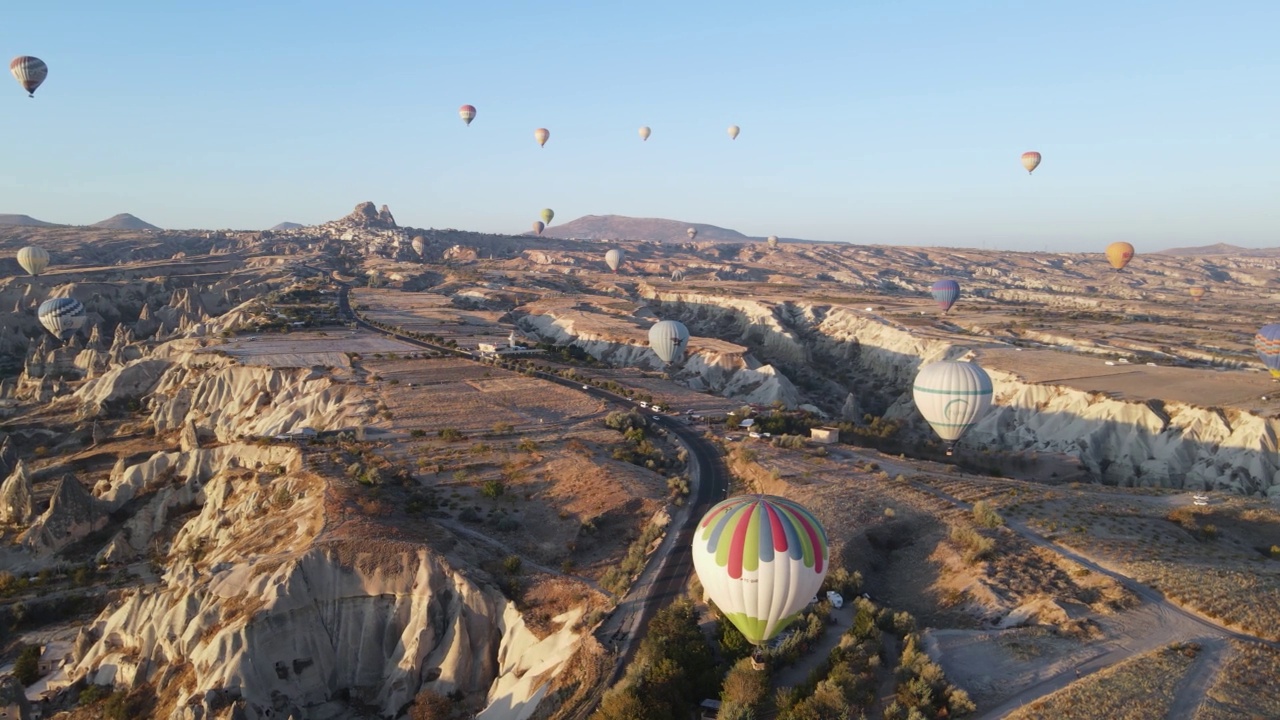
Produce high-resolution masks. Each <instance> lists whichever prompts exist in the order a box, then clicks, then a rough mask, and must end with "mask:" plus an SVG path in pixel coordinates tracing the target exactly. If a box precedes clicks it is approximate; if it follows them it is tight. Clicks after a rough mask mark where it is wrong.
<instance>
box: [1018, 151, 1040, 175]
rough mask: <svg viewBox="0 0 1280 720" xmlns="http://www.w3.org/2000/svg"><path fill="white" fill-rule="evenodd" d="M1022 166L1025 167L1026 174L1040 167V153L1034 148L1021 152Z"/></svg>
mask: <svg viewBox="0 0 1280 720" xmlns="http://www.w3.org/2000/svg"><path fill="white" fill-rule="evenodd" d="M1022 167H1024V168H1026V169H1027V174H1028V175H1030V174H1031V173H1033V172H1035V169H1036V168H1038V167H1040V153H1038V152H1035V151H1034V150H1033V151H1031V152H1024V153H1022Z"/></svg>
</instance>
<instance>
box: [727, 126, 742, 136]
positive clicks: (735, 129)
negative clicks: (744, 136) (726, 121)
mask: <svg viewBox="0 0 1280 720" xmlns="http://www.w3.org/2000/svg"><path fill="white" fill-rule="evenodd" d="M739 132H741V130H739V128H738V126H737V125H730V126H729V139H730V140H737V139H738V133H739Z"/></svg>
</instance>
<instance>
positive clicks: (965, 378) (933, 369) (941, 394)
mask: <svg viewBox="0 0 1280 720" xmlns="http://www.w3.org/2000/svg"><path fill="white" fill-rule="evenodd" d="M911 396H912V398H913V399H914V400H915V403H916V408H917V409H919V410H920V414H921V415H923V416H924V419H925V420H927V421H928V422H929V424H930V425H932V426H933V430H934V432H936V433H938V437H940V438H942V439H943V440H946V441H947V443H948V445H947V454H948V455H950V454H951V449H952V447H953V446H954V445H955V443H956V441H957V440H959V439H960V436H961V435H963V434H964V432H965V431H966V430H968V429H969V428H971V427H973V425H974V424H975V423H977V422H978V421H979V420H981V419H982V416H983V415H986V414H987V411H988V410H990V409H991V377H990V376H989V375H987V372H986V371H985V370H983V369H982V368H980V367H978V366H977V365H976V364H974V363H970V362H955V361H951V360H945V361H942V362H934V363H929V364H928V365H925V366H924V367H922V368H920V372H918V373H916V381H915V385H914V386H913V387H912V388H911Z"/></svg>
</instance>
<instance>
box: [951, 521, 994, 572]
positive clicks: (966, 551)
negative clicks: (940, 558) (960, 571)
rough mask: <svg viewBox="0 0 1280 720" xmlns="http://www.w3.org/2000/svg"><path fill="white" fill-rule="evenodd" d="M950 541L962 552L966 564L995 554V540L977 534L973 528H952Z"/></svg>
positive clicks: (986, 558)
mask: <svg viewBox="0 0 1280 720" xmlns="http://www.w3.org/2000/svg"><path fill="white" fill-rule="evenodd" d="M951 542H953V543H955V544H956V545H957V546H959V548H960V549H961V551H962V552H963V555H964V561H965V563H966V564H968V565H972V564H974V563H976V562H978V561H979V560H988V559H990V558H991V557H993V556H994V555H995V549H996V541H995V540H992V539H991V538H989V537H985V536H983V535H981V534H979V533H978V531H976V530H974V529H973V528H967V527H954V528H952V529H951Z"/></svg>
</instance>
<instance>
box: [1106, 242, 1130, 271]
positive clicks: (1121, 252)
mask: <svg viewBox="0 0 1280 720" xmlns="http://www.w3.org/2000/svg"><path fill="white" fill-rule="evenodd" d="M1132 259H1133V246H1132V245H1130V244H1129V243H1127V242H1113V243H1111V244H1110V245H1108V246H1107V262H1109V263H1111V267H1113V268H1115V269H1116V272H1119V271H1121V270H1123V269H1124V266H1125V265H1128V264H1129V261H1130V260H1132Z"/></svg>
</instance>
